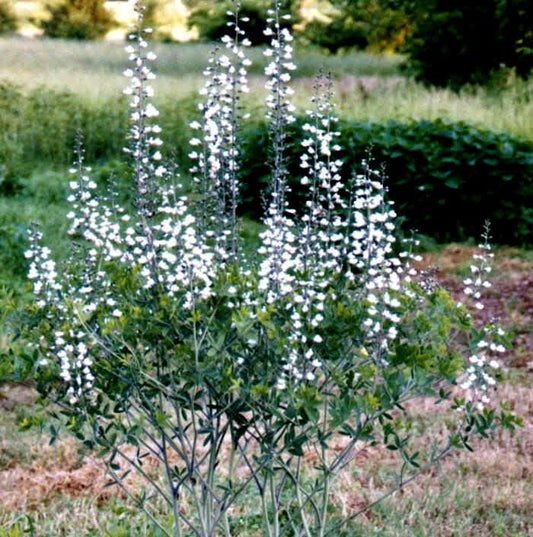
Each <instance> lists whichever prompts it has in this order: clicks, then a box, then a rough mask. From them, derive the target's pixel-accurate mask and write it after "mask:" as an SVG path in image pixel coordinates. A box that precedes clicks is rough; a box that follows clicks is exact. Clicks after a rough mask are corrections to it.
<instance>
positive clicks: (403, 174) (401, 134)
mask: <svg viewBox="0 0 533 537" xmlns="http://www.w3.org/2000/svg"><path fill="white" fill-rule="evenodd" d="M301 125H302V123H301V122H298V123H297V124H296V126H294V129H295V130H296V131H299V130H300V129H301ZM339 127H340V130H341V131H342V134H341V137H340V145H341V146H342V147H343V150H342V152H341V158H343V160H344V162H360V161H361V159H362V158H365V156H366V155H367V153H368V151H369V150H370V153H371V154H372V157H373V158H374V159H375V160H376V161H377V163H378V164H379V165H383V166H384V167H385V171H386V173H387V175H388V176H389V177H390V178H391V179H390V180H389V182H388V187H389V190H390V195H391V198H392V199H393V200H394V201H395V202H396V205H397V208H398V210H399V212H400V213H401V214H402V216H404V217H405V223H404V228H405V229H417V230H418V231H420V232H422V233H424V234H428V235H431V236H432V237H434V238H436V239H437V240H439V241H450V240H466V239H467V238H468V237H471V236H474V235H475V232H476V230H477V229H479V227H480V223H481V222H483V221H484V220H485V219H487V218H490V219H491V221H492V222H493V234H494V237H495V240H496V241H498V242H500V243H507V244H522V243H525V244H530V243H531V242H532V240H533V235H532V229H533V210H532V209H531V207H533V202H532V193H533V144H531V143H529V142H525V141H521V140H519V139H516V138H514V137H512V136H510V135H508V134H505V133H495V132H490V131H483V130H479V129H476V128H474V127H472V126H471V125H468V124H466V123H448V122H445V121H440V120H438V121H420V122H411V123H399V122H394V121H392V122H389V123H360V122H342V121H341V122H340V124H339ZM295 136H296V137H295V143H294V146H293V147H294V148H295V149H294V150H293V151H291V153H290V155H289V156H288V161H287V165H288V167H289V175H290V177H292V178H293V183H292V188H293V191H292V194H291V195H292V198H293V199H292V200H291V201H292V202H293V203H295V204H296V205H299V204H300V205H301V203H299V201H300V202H301V200H302V199H303V193H302V187H301V186H299V179H298V178H299V177H301V175H302V173H301V170H300V169H299V151H297V149H296V148H297V147H298V143H299V141H300V140H301V139H302V133H301V131H300V132H299V133H298V134H296V133H295ZM243 137H244V143H243V151H244V153H245V163H244V165H243V167H242V170H243V172H242V173H243V176H242V181H243V183H244V190H243V196H244V202H245V203H244V208H245V210H246V211H248V212H249V214H250V215H252V216H254V217H255V216H256V215H258V214H259V213H260V212H261V193H260V192H259V191H260V190H261V189H260V188H258V183H259V184H260V185H261V186H264V185H265V184H266V181H267V177H268V174H269V168H268V166H267V165H266V164H265V162H267V161H268V158H267V149H266V148H267V147H268V145H267V143H266V140H267V138H268V132H267V129H266V127H265V126H264V125H263V124H255V125H254V126H253V127H248V129H247V130H246V132H245V133H243ZM352 172H353V170H351V169H349V168H348V167H345V169H344V171H343V173H344V174H345V177H346V176H349V175H350V174H351V173H352Z"/></svg>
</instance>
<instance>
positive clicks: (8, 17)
mask: <svg viewBox="0 0 533 537" xmlns="http://www.w3.org/2000/svg"><path fill="white" fill-rule="evenodd" d="M16 28H17V19H16V17H15V13H14V12H13V9H12V7H11V5H10V4H9V3H8V0H0V34H5V33H7V32H12V31H13V30H16Z"/></svg>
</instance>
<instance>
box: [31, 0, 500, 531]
mask: <svg viewBox="0 0 533 537" xmlns="http://www.w3.org/2000/svg"><path fill="white" fill-rule="evenodd" d="M239 9H240V6H239V3H238V2H236V3H235V9H234V11H233V12H231V13H229V17H230V25H229V28H230V29H231V30H232V33H233V37H230V36H226V37H224V38H223V39H222V46H221V47H219V48H217V49H216V50H215V51H214V52H213V54H212V56H211V58H210V60H209V66H208V68H207V69H206V71H205V77H206V83H205V86H204V88H203V89H202V90H201V92H200V95H201V98H202V102H201V104H200V105H199V110H198V112H199V117H198V119H197V120H195V121H194V122H193V123H192V124H191V127H192V128H193V129H194V130H195V133H196V135H195V137H194V138H193V139H192V140H191V151H190V154H189V157H190V159H191V160H192V161H193V166H192V168H191V175H192V178H193V183H194V185H195V187H196V189H197V192H196V194H195V197H194V201H191V200H189V199H187V198H186V197H185V196H184V194H183V192H182V187H181V184H180V182H179V178H178V177H176V176H175V174H174V172H173V168H174V167H173V166H172V165H170V164H168V163H165V162H164V159H163V153H162V150H163V142H162V138H161V136H162V133H161V128H160V127H159V126H158V125H157V123H156V120H157V118H158V116H159V112H158V110H157V108H156V107H155V106H154V104H153V102H152V101H151V99H152V97H153V95H154V90H153V88H152V86H151V81H152V80H153V79H154V78H155V75H154V73H153V72H152V70H151V68H150V64H151V62H152V61H154V60H155V59H156V57H155V54H153V53H152V52H150V51H149V44H148V41H147V36H149V34H150V31H149V30H146V29H143V28H142V15H143V7H142V5H141V4H140V3H137V4H136V10H137V12H138V14H139V26H138V27H137V28H136V30H135V32H134V33H133V34H132V35H131V36H130V43H129V44H128V46H127V47H126V52H127V54H128V56H129V60H130V62H131V67H130V68H129V69H126V70H125V71H124V75H125V77H126V78H127V79H128V82H129V83H128V86H127V88H126V89H125V90H124V93H125V94H126V95H127V96H129V98H130V108H131V113H130V130H129V145H128V147H127V148H126V153H127V154H128V156H129V158H130V161H131V169H132V173H131V178H132V185H134V187H135V188H134V191H135V192H134V195H133V196H132V197H133V201H132V203H131V204H124V205H123V206H120V205H119V204H118V202H117V199H116V196H113V195H112V194H111V195H109V196H108V197H107V198H106V197H101V196H99V195H98V194H97V192H98V186H97V184H96V182H95V181H94V180H93V179H91V169H90V168H89V167H87V166H86V165H85V163H84V154H83V149H82V145H81V142H80V144H79V146H78V151H77V163H76V166H74V167H73V169H72V170H71V173H72V178H71V180H70V189H71V194H70V195H69V198H68V201H69V203H70V204H71V210H70V212H69V214H68V215H67V218H68V219H69V220H70V229H69V233H70V235H71V237H72V250H71V254H70V257H69V258H68V259H67V260H66V261H65V262H64V263H63V264H62V265H60V266H58V265H57V264H56V263H55V262H54V261H53V260H52V257H51V252H50V250H49V249H48V248H46V247H44V246H42V245H41V242H42V236H41V234H40V233H39V232H38V231H34V232H33V233H32V236H31V247H30V249H29V250H28V252H27V254H26V255H27V257H28V259H29V260H30V263H31V264H30V272H29V275H28V276H29V279H30V280H31V281H32V284H33V290H34V294H35V296H36V307H37V312H38V315H40V318H41V323H40V324H39V325H38V337H37V340H36V345H37V346H38V349H39V351H40V354H41V357H40V362H39V364H40V367H41V368H42V370H45V371H46V378H47V379H54V380H53V381H52V382H51V384H50V383H49V385H48V387H47V391H48V392H49V394H50V393H52V394H53V395H54V396H55V397H56V399H57V400H58V401H60V402H62V403H65V404H66V407H67V411H66V412H67V413H68V414H69V416H70V419H71V420H72V421H71V425H70V426H71V428H72V429H73V430H74V431H75V432H76V434H77V435H78V436H80V437H81V438H84V439H85V440H86V441H87V442H89V444H90V445H95V446H96V445H98V446H100V447H102V448H104V450H103V451H104V452H107V453H111V456H110V459H109V460H108V463H109V466H108V468H109V470H110V472H111V475H112V476H113V477H114V478H115V479H116V480H117V481H118V482H120V483H122V481H123V480H122V479H121V477H120V475H119V474H118V473H117V470H116V466H117V464H118V463H117V462H116V461H117V460H122V461H123V462H124V461H125V462H127V464H128V465H129V466H130V467H133V468H134V469H135V470H137V472H138V473H140V475H142V476H143V477H145V478H146V479H147V480H148V481H149V483H150V484H151V485H152V486H153V489H154V490H155V491H156V492H157V494H158V495H160V496H161V497H162V498H163V500H164V502H165V504H166V505H168V507H169V508H170V509H171V510H172V514H173V528H172V529H171V530H168V529H165V528H163V527H162V526H161V524H160V523H158V525H160V527H162V530H164V532H165V534H167V535H176V536H178V535H182V532H183V531H184V530H183V528H188V529H189V530H191V531H193V533H195V534H196V535H199V536H201V537H204V536H205V537H207V536H208V535H209V536H212V535H215V534H216V532H217V531H223V532H224V534H225V535H229V533H228V532H229V529H228V528H229V523H228V519H227V516H228V511H229V509H230V507H231V506H232V505H233V503H235V502H236V501H237V499H238V498H239V497H240V496H241V495H242V493H243V492H244V491H245V490H247V489H248V487H249V486H252V485H254V486H256V487H257V489H258V491H259V494H260V495H261V498H262V507H263V518H264V525H265V528H268V531H267V535H269V536H270V537H274V536H276V537H277V536H278V535H281V533H280V532H281V531H282V530H281V526H280V524H281V522H280V517H279V515H280V512H281V511H282V510H283V509H285V508H286V511H285V512H291V513H294V515H290V516H293V517H294V518H293V519H292V520H291V524H293V525H294V524H296V525H297V526H298V527H301V528H302V530H301V531H302V533H299V535H300V534H301V535H306V537H310V535H311V534H312V535H315V533H313V532H311V530H310V529H309V528H310V527H313V525H314V526H315V527H316V528H318V530H317V531H319V533H317V535H318V534H320V535H321V536H323V535H325V533H324V532H325V531H326V527H329V526H328V523H329V522H328V501H329V499H328V498H329V497H328V494H327V491H328V490H329V486H330V482H331V480H332V479H333V478H334V476H335V475H336V474H337V473H338V471H340V469H342V468H343V467H344V466H345V465H346V464H348V462H349V461H350V460H351V459H352V458H353V457H354V453H355V452H356V451H357V449H359V448H358V447H357V446H359V445H360V443H361V442H368V443H377V442H381V441H382V442H383V443H384V444H385V445H387V446H391V445H393V446H395V449H396V450H398V452H399V453H401V455H402V457H403V458H404V459H403V460H404V462H405V464H406V465H407V466H408V467H409V468H410V469H411V470H413V472H414V473H416V472H417V471H419V468H425V467H427V466H428V465H430V464H433V463H436V462H438V461H439V460H440V459H441V458H442V457H444V456H445V455H446V454H448V453H449V451H450V449H451V448H452V447H454V446H455V447H457V446H458V445H459V446H460V445H463V444H465V445H466V442H467V440H468V434H466V433H464V430H465V428H468V427H469V428H470V429H469V430H473V429H472V428H474V429H475V428H477V429H476V430H477V431H479V432H481V433H482V434H484V433H485V431H486V429H490V428H491V427H492V425H493V424H492V422H489V421H487V419H485V421H483V420H479V419H478V418H476V416H477V415H478V414H479V413H482V412H484V407H485V406H486V405H487V404H488V402H489V391H490V389H491V387H492V386H493V385H494V384H495V382H496V381H495V378H494V376H493V375H492V374H491V373H490V371H492V370H495V369H497V368H498V364H497V362H496V361H495V359H494V356H493V355H496V354H498V353H500V352H502V351H503V350H504V347H503V345H502V342H503V341H504V337H503V332H502V331H501V329H500V328H498V327H497V326H496V325H495V324H494V325H492V324H491V325H489V326H487V327H485V328H483V329H482V330H480V331H474V332H473V334H474V335H473V336H468V338H467V339H468V341H469V345H470V352H467V350H466V349H463V350H461V342H462V341H464V339H465V337H463V336H464V334H465V333H467V334H471V332H470V331H471V329H472V321H471V319H470V318H469V317H468V315H467V314H466V310H465V307H464V306H462V305H458V304H456V303H455V302H454V301H453V300H451V298H450V296H449V294H448V293H446V292H445V291H443V290H442V289H439V288H436V287H435V286H432V285H428V284H427V283H426V282H425V281H424V277H423V275H422V274H419V272H418V271H417V270H416V269H415V267H414V266H413V265H414V263H415V262H416V261H418V260H419V258H418V257H417V256H416V255H414V254H413V253H412V252H410V251H406V252H400V251H399V250H400V249H399V247H398V241H397V240H396V236H395V231H396V225H395V221H396V213H395V211H394V210H393V209H392V203H391V202H388V201H387V200H386V188H385V186H384V181H383V177H382V173H381V172H378V171H376V170H373V169H372V166H371V159H369V160H368V161H366V162H363V163H361V164H360V165H359V166H357V167H356V168H354V173H353V179H352V180H351V181H350V182H349V183H348V184H344V183H343V181H342V178H341V174H340V170H341V167H342V166H347V164H348V163H343V162H342V161H341V160H340V159H338V158H337V157H336V154H337V153H338V151H339V149H340V148H339V146H338V144H337V143H336V139H337V137H338V132H337V131H336V130H335V125H336V121H337V119H336V117H335V113H334V106H333V89H332V88H333V85H332V81H331V78H330V77H329V76H327V75H324V74H320V75H319V76H318V77H317V81H316V84H315V95H314V97H313V99H312V102H311V103H310V106H309V108H310V109H309V110H308V111H307V112H306V116H307V123H306V124H305V126H304V133H305V137H304V140H303V143H302V155H301V161H300V166H301V172H302V176H301V179H300V185H301V188H302V189H303V191H304V192H305V193H306V194H307V201H306V204H305V207H304V210H303V212H302V214H296V212H295V211H294V210H293V209H292V208H291V207H290V206H289V203H288V197H287V194H288V190H289V186H288V181H287V170H286V163H285V157H286V156H285V151H286V147H287V144H288V142H289V141H288V130H287V127H288V126H289V125H290V124H291V123H292V122H293V121H294V114H295V113H296V110H295V107H294V106H293V105H292V103H291V101H290V98H291V96H292V94H293V91H292V89H291V87H290V81H291V73H292V72H293V71H294V69H295V68H296V66H295V65H294V63H293V57H292V54H293V45H292V43H293V38H292V35H291V33H290V31H289V29H288V28H287V25H288V22H289V20H290V17H288V16H287V15H284V14H283V10H282V6H281V4H280V2H278V1H276V2H274V6H273V9H272V10H271V11H270V12H269V18H268V20H267V28H266V30H265V35H267V36H269V37H270V38H271V45H270V47H269V48H268V49H267V50H266V51H265V55H266V56H267V57H268V58H269V60H270V63H269V64H268V65H267V67H266V70H265V74H266V76H267V82H266V88H267V90H268V95H267V98H266V118H267V121H268V123H269V125H270V134H271V144H272V159H271V170H272V181H271V185H270V188H269V191H268V192H267V197H266V208H265V215H264V219H263V231H262V232H261V234H260V237H259V239H260V245H259V247H258V248H257V252H256V253H255V255H245V254H244V252H243V249H242V248H241V247H240V245H241V243H242V239H241V236H240V224H239V221H238V202H239V196H240V185H239V179H238V171H239V155H240V152H239V126H240V123H241V122H242V121H243V120H245V119H246V114H244V113H243V111H242V110H241V108H240V105H239V99H240V97H241V96H242V94H244V93H247V92H248V91H249V86H248V81H247V70H248V67H249V65H250V61H249V60H248V59H247V57H246V55H245V49H246V47H247V46H249V41H248V40H247V39H246V36H245V35H244V33H243V31H242V29H241V27H240V22H241V21H242V19H241V18H240V15H239ZM482 252H483V254H482V255H481V256H480V257H478V258H477V259H475V260H474V263H473V264H472V267H471V272H472V275H471V277H470V278H468V279H467V280H465V285H466V286H467V287H466V289H465V293H466V294H467V295H469V296H472V297H473V298H474V300H475V308H477V309H480V308H481V307H482V302H481V292H482V290H483V289H485V288H487V287H488V286H489V285H490V284H489V282H488V281H486V276H488V274H489V264H488V255H489V253H490V252H489V247H488V246H487V245H485V246H483V248H482ZM456 384H459V385H460V386H459V387H460V388H462V389H463V390H466V391H467V393H468V398H467V399H465V400H462V401H461V400H457V401H456V403H453V404H454V405H455V406H456V407H457V408H458V409H460V410H461V412H456V413H455V418H456V420H455V421H454V422H453V425H452V428H451V430H450V431H449V432H448V433H449V434H448V435H442V434H441V435H440V436H439V438H441V439H442V438H445V439H446V440H445V441H444V442H442V444H441V445H438V444H435V445H433V446H432V449H431V452H430V453H428V454H427V458H426V460H425V461H424V462H419V459H417V457H418V455H416V456H415V455H413V452H412V451H410V449H411V448H410V444H409V442H408V440H409V439H410V438H409V434H408V433H407V432H406V431H407V429H405V430H404V429H402V427H406V425H405V424H403V425H402V423H401V422H400V421H394V415H395V413H397V412H400V411H403V410H404V405H405V404H406V403H408V402H409V401H411V400H413V399H415V398H417V397H432V398H434V399H435V400H436V401H438V402H441V401H443V400H446V399H451V398H452V397H453V395H452V394H453V391H454V390H455V386H456ZM50 386H51V387H52V388H53V390H50ZM450 406H452V404H450ZM439 408H440V407H439ZM476 413H477V414H476ZM507 419H508V420H509V417H507ZM395 427H396V429H395ZM402 434H404V435H405V441H402V442H400V440H399V438H400V436H401V435H402ZM336 435H337V436H338V435H344V436H345V437H346V438H347V439H348V440H347V444H346V447H345V448H343V449H342V450H341V451H340V452H335V453H334V454H330V452H329V448H328V442H329V441H330V439H331V438H333V437H335V436H336ZM391 437H394V438H395V439H396V440H394V442H396V441H397V443H394V442H392V441H391ZM391 442H392V443H391ZM225 443H229V444H230V445H231V456H230V458H229V459H230V461H229V463H228V464H229V467H228V468H227V470H226V471H225V472H219V465H220V460H219V458H220V450H221V448H222V446H223V445H225ZM125 445H127V446H132V445H133V446H136V449H137V455H136V456H135V457H132V456H131V455H128V453H129V452H128V450H127V449H124V446H125ZM254 446H256V447H254ZM257 446H258V447H257ZM252 449H257V453H256V454H255V455H254V456H252V453H251V450H252ZM391 449H392V448H391ZM304 450H314V451H315V452H316V453H317V460H318V462H317V464H316V468H315V470H316V471H317V472H318V474H319V476H320V477H319V478H317V480H316V486H314V487H313V486H311V487H310V486H309V484H308V482H306V481H305V479H304V478H303V477H302V470H301V469H302V464H303V462H302V461H303V456H304ZM258 453H260V454H261V456H259V455H258ZM147 455H150V456H152V457H154V458H155V459H156V460H157V461H158V462H159V463H160V464H161V467H162V468H163V470H164V471H163V472H162V474H163V475H164V477H163V478H161V479H162V480H163V482H161V481H159V480H158V479H156V478H153V477H151V476H150V475H148V474H147V473H146V471H145V470H144V468H143V465H142V459H143V457H145V456H147ZM174 459H177V460H178V461H179V463H178V464H174V462H172V460H174ZM239 464H240V465H241V466H244V467H245V468H246V469H247V473H246V472H245V473H246V475H249V476H250V477H247V478H244V479H241V480H240V481H239V479H240V478H238V472H237V470H238V467H239ZM239 475H242V472H241V474H239ZM407 476H408V472H407V470H406V469H405V468H402V477H401V478H400V480H399V481H398V482H397V484H398V483H399V486H402V483H403V480H404V478H405V479H407ZM237 484H238V486H237ZM287 487H294V490H293V492H294V491H295V492H294V493H295V494H296V497H297V499H298V503H297V505H296V506H294V505H291V507H290V509H289V507H288V506H285V508H284V507H283V505H282V501H285V500H284V499H285V498H286V495H285V494H284V492H285V491H286V490H288V489H287ZM291 490H292V489H291ZM324 491H326V492H325V493H324ZM185 496H188V497H190V498H191V499H192V500H193V502H192V504H193V505H195V507H194V508H192V511H193V513H192V514H191V512H189V511H188V510H187V509H185V507H183V506H182V505H181V504H180V501H181V498H182V497H185ZM289 496H290V495H289ZM302 498H304V499H302ZM305 498H307V499H305ZM151 516H152V519H153V520H154V521H156V520H155V518H154V517H153V515H151ZM311 521H313V522H311ZM156 522H157V521H156Z"/></svg>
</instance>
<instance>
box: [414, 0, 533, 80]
mask: <svg viewBox="0 0 533 537" xmlns="http://www.w3.org/2000/svg"><path fill="white" fill-rule="evenodd" d="M424 5H425V6H426V10H425V11H424V12H422V11H420V12H419V15H418V21H417V24H416V28H415V30H414V32H413V35H412V37H411V39H410V40H409V42H408V43H407V47H406V50H407V52H408V54H409V56H410V66H411V68H412V71H413V72H414V73H415V75H416V77H417V78H418V79H419V80H423V81H424V82H427V83H430V84H435V85H438V86H446V85H449V86H451V87H452V88H458V87H460V86H461V85H464V84H467V83H474V84H480V83H486V82H487V81H489V80H490V77H491V75H493V74H494V72H495V71H497V70H498V69H500V68H501V67H502V66H505V67H508V68H514V69H516V72H517V73H518V74H519V75H520V76H523V77H526V76H527V75H528V74H529V73H530V71H531V69H532V68H533V48H532V47H533V26H532V24H531V22H532V20H531V4H530V3H529V2H527V0H486V1H484V2H477V1H476V0H430V1H429V2H424Z"/></svg>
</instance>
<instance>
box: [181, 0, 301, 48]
mask: <svg viewBox="0 0 533 537" xmlns="http://www.w3.org/2000/svg"><path fill="white" fill-rule="evenodd" d="M185 3H186V5H187V7H188V8H189V9H190V10H191V15H190V17H189V21H188V22H189V27H191V28H192V27H197V28H198V29H199V31H200V38H201V39H203V40H206V41H216V40H218V39H220V38H221V37H222V36H224V35H226V34H227V33H228V26H227V20H228V17H227V15H226V13H227V12H228V11H232V10H234V7H235V4H236V3H235V2H233V1H232V0H225V1H220V2H212V1H211V0H186V2H185ZM297 4H299V1H298V0H288V1H287V2H285V5H284V6H283V7H284V8H285V10H286V11H287V12H288V13H292V14H295V13H297V8H296V6H297ZM271 5H272V2H271V1H270V0H242V1H241V2H240V7H239V15H240V19H241V22H240V26H241V28H242V29H243V30H244V32H245V33H246V37H247V38H248V39H249V40H250V41H251V42H252V45H264V44H267V43H268V42H269V38H268V37H267V36H265V35H264V33H263V31H264V29H265V20H266V18H267V11H268V9H269V8H270V7H271Z"/></svg>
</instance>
